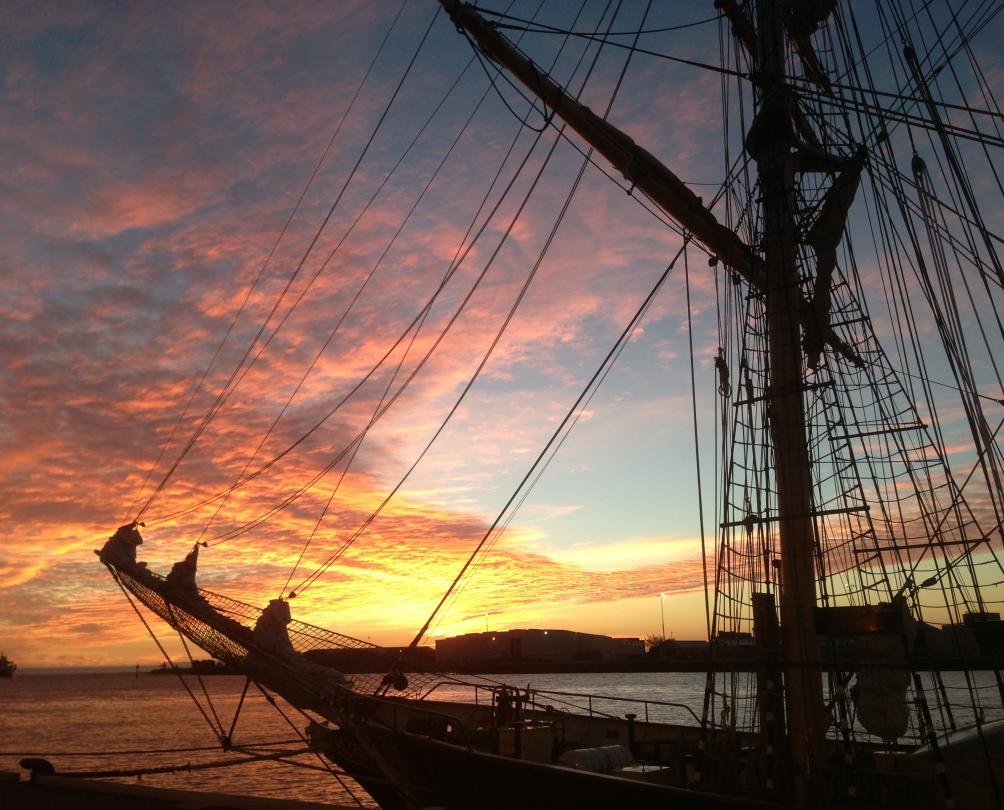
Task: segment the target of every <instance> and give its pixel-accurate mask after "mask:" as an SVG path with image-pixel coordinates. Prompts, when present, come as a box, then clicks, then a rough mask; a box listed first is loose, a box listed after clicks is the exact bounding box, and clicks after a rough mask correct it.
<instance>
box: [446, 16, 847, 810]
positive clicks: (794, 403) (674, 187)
mask: <svg viewBox="0 0 1004 810" xmlns="http://www.w3.org/2000/svg"><path fill="white" fill-rule="evenodd" d="M439 2H440V3H441V4H442V5H443V7H444V8H445V9H446V10H447V11H448V12H449V14H450V17H451V19H452V20H453V22H454V23H455V24H456V25H457V27H458V28H459V29H461V30H462V31H464V32H465V33H466V34H467V35H468V36H469V38H470V39H472V40H473V41H474V43H476V45H477V47H479V48H480V49H481V50H482V51H483V52H484V54H485V55H487V56H488V57H489V58H491V59H492V60H493V61H495V62H496V63H498V64H499V65H501V66H503V67H504V68H506V69H507V70H509V71H510V72H511V73H512V74H513V76H515V77H516V78H517V79H519V80H520V82H522V84H523V85H524V86H525V87H526V88H527V89H528V90H529V91H530V92H532V93H533V94H534V95H536V96H537V97H538V98H540V99H541V101H543V103H544V104H545V105H546V106H547V108H548V109H549V110H551V111H553V113H554V114H555V115H557V116H558V117H559V118H561V119H562V120H564V121H565V122H566V123H567V124H568V125H569V126H570V127H571V128H572V129H574V130H575V131H576V132H577V133H578V134H579V135H580V136H582V137H583V138H584V139H585V140H586V141H587V142H588V143H589V144H590V145H591V146H592V147H593V148H594V149H596V151H597V152H599V153H600V154H602V155H603V156H604V157H605V158H606V159H607V160H608V161H610V163H611V164H612V165H613V166H614V167H615V168H616V169H618V170H619V171H620V172H621V173H622V174H623V175H624V177H625V178H626V179H627V180H628V181H629V182H631V183H633V184H634V185H635V186H636V187H637V188H638V189H639V190H641V191H642V192H643V193H645V194H646V195H647V196H648V197H649V198H650V199H651V200H653V202H655V203H656V204H657V205H658V206H659V207H660V208H662V210H663V211H665V212H666V213H667V214H669V215H670V216H671V217H672V218H673V219H675V220H676V221H677V222H679V223H680V224H681V225H682V226H683V227H684V228H685V229H687V230H688V231H690V232H691V233H692V234H693V236H694V238H695V239H696V240H697V241H698V242H700V243H701V244H703V245H704V246H705V247H707V248H708V249H709V250H710V251H711V252H712V253H713V254H715V255H717V256H718V257H719V258H721V259H722V261H723V263H724V264H725V265H726V266H728V267H731V268H732V269H733V270H734V271H735V272H736V273H738V274H739V275H740V276H742V278H744V279H745V280H746V281H747V282H749V284H750V286H751V287H752V288H753V291H754V292H755V293H758V294H760V295H763V296H764V299H765V306H766V322H767V341H768V353H769V362H770V377H769V379H770V383H769V387H770V390H769V391H767V392H766V393H767V396H768V397H770V399H769V402H770V408H769V411H770V417H769V419H770V432H771V436H772V441H773V445H774V463H775V476H776V487H777V490H778V514H779V519H780V521H779V535H780V553H781V558H782V561H781V564H782V568H781V572H782V590H781V607H780V614H781V641H782V650H783V657H784V677H785V704H786V713H787V717H788V736H789V757H790V763H791V771H792V773H793V774H794V778H795V783H796V791H797V794H798V796H799V797H800V799H804V798H805V797H806V789H805V786H806V782H807V779H808V777H809V770H810V768H811V766H812V763H813V762H817V761H819V760H820V759H821V757H820V756H819V752H820V751H821V749H822V745H823V743H824V736H825V727H824V723H823V698H822V681H821V672H820V668H819V662H818V658H819V656H818V651H817V649H816V632H815V616H814V610H815V606H816V588H815V570H814V563H813V554H812V551H813V518H812V486H811V479H810V473H809V453H808V448H807V445H806V437H805V406H804V403H803V400H802V389H803V384H802V349H801V345H802V344H801V336H800V333H799V328H800V325H810V326H812V327H814V328H815V329H817V330H819V332H820V333H821V337H822V339H823V341H824V342H826V343H828V344H829V345H830V346H831V347H832V348H833V349H834V350H835V351H837V352H840V353H841V354H842V355H844V356H845V357H846V358H848V359H849V360H850V361H851V362H853V363H855V364H861V360H860V358H858V357H857V355H856V354H855V353H854V352H853V350H851V349H850V347H848V346H847V345H846V343H844V341H842V340H841V339H840V338H839V337H837V336H836V335H835V334H834V333H833V331H832V329H830V328H829V327H828V326H827V325H826V324H820V323H818V322H817V321H816V319H815V318H814V316H813V315H812V312H811V310H812V305H811V304H810V303H808V302H806V301H805V299H804V298H803V297H802V295H801V291H800V289H799V276H798V268H797V265H796V249H795V227H794V165H793V159H792V155H791V150H792V147H793V146H794V135H792V134H791V114H792V112H793V111H792V110H789V109H788V107H787V105H786V101H785V92H784V80H783V77H784V52H785V48H784V43H785V30H784V25H783V20H782V18H781V14H780V11H779V10H778V9H777V7H776V4H775V2H773V1H772V0H763V2H761V3H760V5H759V9H758V13H757V22H758V25H757V27H758V29H759V30H758V31H756V32H755V33H753V32H752V31H749V32H748V37H747V40H748V41H747V42H745V43H744V44H747V46H749V45H753V46H754V47H753V59H754V63H755V65H756V67H757V70H756V71H755V73H756V75H757V78H758V80H759V81H760V82H761V85H762V86H761V90H760V91H759V99H760V112H759V114H758V115H757V120H755V121H754V123H753V126H752V127H751V130H750V133H749V135H748V137H747V148H748V149H749V151H750V152H751V154H753V153H754V152H755V153H756V154H753V157H754V159H755V160H756V162H757V165H758V169H759V172H760V182H761V189H762V191H763V198H764V223H765V232H764V240H763V241H764V245H765V255H764V257H761V256H759V255H758V254H757V253H755V252H754V251H753V250H752V249H751V248H750V247H749V246H748V245H747V244H746V243H745V242H744V241H743V240H742V239H741V238H740V237H739V236H738V235H737V234H735V233H734V232H733V231H731V230H730V229H729V228H727V227H725V226H724V225H722V224H721V223H720V222H718V220H717V219H716V218H715V216H714V214H713V213H712V212H711V211H709V210H708V209H707V208H706V207H705V206H704V204H703V202H702V201H701V199H700V198H699V197H697V195H695V194H694V193H693V192H692V191H691V190H690V189H689V188H687V186H686V184H684V183H683V181H682V180H680V179H679V178H678V177H677V176H676V175H675V174H673V172H672V171H670V170H669V169H668V168H667V167H666V166H664V165H663V164H662V163H660V162H659V161H658V160H657V159H656V158H655V157H654V156H653V155H652V154H651V153H649V152H648V151H646V150H645V149H643V148H641V147H640V146H638V145H637V144H636V143H635V142H634V141H633V140H632V139H631V138H630V137H628V136H627V135H626V134H624V133H623V132H621V131H620V130H619V129H617V128H616V127H614V126H613V125H612V124H610V123H608V122H607V121H605V120H604V119H603V118H601V117H600V116H598V115H596V114H595V113H594V112H593V111H592V110H590V109H589V108H588V107H586V106H585V105H583V104H580V103H579V102H578V101H576V100H575V99H574V98H572V97H571V96H570V95H568V94H567V93H566V92H565V91H564V88H562V87H561V86H560V85H558V84H556V83H555V82H554V81H552V80H551V78H550V77H549V76H547V75H546V74H545V73H544V72H543V71H541V70H538V69H537V67H536V66H535V65H534V64H533V63H532V62H531V61H530V60H529V59H528V58H526V57H525V56H524V55H523V54H521V53H520V52H519V51H518V50H517V49H516V48H515V47H514V46H513V45H512V44H511V43H509V42H508V41H507V40H506V39H505V38H504V37H502V36H501V35H500V34H499V33H498V32H497V31H495V30H494V29H493V28H492V27H491V26H489V25H488V24H487V23H486V22H485V21H484V20H483V19H482V18H481V16H480V15H479V14H478V13H477V11H476V10H475V9H474V8H472V7H471V6H469V5H467V4H466V3H461V2H459V0H439ZM750 27H752V26H750ZM779 133H780V134H781V135H782V137H778V134H779ZM785 133H788V134H789V135H790V137H783V135H784V134H785ZM754 141H756V143H757V146H758V148H753V145H752V144H753V142H754Z"/></svg>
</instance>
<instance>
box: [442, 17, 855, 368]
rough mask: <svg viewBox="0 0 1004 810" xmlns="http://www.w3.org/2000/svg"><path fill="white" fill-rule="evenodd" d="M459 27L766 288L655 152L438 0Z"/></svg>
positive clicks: (802, 310)
mask: <svg viewBox="0 0 1004 810" xmlns="http://www.w3.org/2000/svg"><path fill="white" fill-rule="evenodd" d="M439 2H440V3H441V4H442V6H443V8H445V9H446V10H447V11H448V12H449V14H450V18H451V19H452V20H453V22H454V23H456V25H457V27H458V28H460V29H461V30H463V31H466V32H467V34H468V35H469V36H470V37H471V38H472V39H473V40H474V41H475V42H476V43H477V46H478V47H479V48H480V49H481V50H482V51H483V52H484V54H485V55H486V56H488V58H489V59H491V60H492V61H494V62H496V63H497V64H499V65H501V66H502V67H504V68H506V69H507V70H508V71H509V72H510V73H512V75H513V76H515V77H516V78H517V79H519V80H520V82H522V83H523V85H524V86H525V87H526V88H527V90H529V91H530V92H531V93H533V94H534V95H536V96H537V97H538V98H540V99H541V101H543V102H544V104H545V105H546V106H547V108H548V109H549V110H553V111H554V114H555V115H557V116H558V117H559V118H561V119H562V120H563V121H564V122H565V123H566V124H568V126H570V127H571V128H572V129H574V130H575V131H576V132H577V133H578V134H579V135H580V136H582V138H584V139H585V140H586V142H587V143H588V144H589V145H590V146H592V147H593V149H595V150H596V151H597V152H599V153H600V154H601V155H603V157H605V158H606V159H607V160H608V161H609V162H610V164H611V165H612V166H613V167H614V168H615V169H617V171H619V172H620V173H621V174H622V175H624V177H625V179H627V181H628V182H630V183H632V184H633V185H634V186H635V187H637V188H638V189H640V190H641V191H642V192H644V193H645V194H646V195H647V196H648V197H649V199H651V200H652V201H653V202H654V203H655V204H656V205H658V206H659V207H660V208H661V209H662V210H663V211H665V212H666V213H667V214H668V215H669V216H670V217H671V218H672V219H674V220H676V221H677V222H679V223H680V225H682V226H683V227H684V228H685V229H686V230H688V231H689V232H690V233H691V234H693V236H694V239H696V240H697V241H698V242H699V243H700V244H702V245H704V247H706V248H707V249H708V250H709V251H710V252H711V253H712V254H714V255H715V256H717V257H718V258H720V259H721V260H722V262H723V263H724V264H725V265H726V266H728V267H731V268H732V269H733V270H735V272H736V273H738V274H739V275H740V276H741V277H742V278H743V279H745V280H746V281H747V282H749V284H750V285H751V286H752V287H753V289H755V290H756V291H757V292H758V293H760V294H761V295H762V294H765V293H766V290H767V272H766V268H765V266H764V261H763V259H762V258H761V257H760V256H759V255H757V254H756V253H755V252H754V251H752V250H751V249H750V247H749V245H747V244H746V243H745V242H744V241H743V240H742V239H741V238H740V237H739V236H738V235H737V234H736V233H735V232H733V231H731V230H729V229H728V228H727V227H725V226H724V225H722V224H721V223H720V222H719V221H718V220H717V219H716V218H715V215H714V214H713V213H711V211H709V210H708V209H707V208H706V207H705V205H704V203H703V201H702V200H701V198H700V197H698V196H697V195H696V194H694V192H692V191H691V190H690V189H689V188H687V185H686V184H685V183H684V182H683V181H682V180H681V179H680V178H679V177H677V176H676V175H675V174H673V172H671V171H670V170H669V169H668V168H666V166H664V165H663V164H662V163H660V162H659V160H658V159H656V158H655V157H654V156H653V155H652V154H651V153H650V152H648V151H647V150H645V149H643V148H642V147H640V146H638V144H636V143H635V142H634V141H633V140H632V139H631V138H630V137H629V136H628V135H625V134H624V133H623V132H621V131H620V130H619V129H617V127H615V126H613V125H612V124H610V123H608V122H607V121H604V120H603V119H602V118H601V117H600V116H598V115H597V114H596V113H594V112H593V111H592V110H590V109H589V108H588V107H586V106H585V105H584V104H580V103H579V102H578V101H576V100H575V99H574V98H572V97H571V96H569V95H568V94H567V93H566V92H565V89H564V88H563V87H562V86H561V85H559V84H557V83H555V82H554V81H553V80H552V79H551V78H550V76H548V75H547V74H546V73H544V72H543V71H541V70H538V69H537V67H536V66H535V65H534V64H533V62H531V61H530V60H529V59H527V58H526V57H525V56H523V55H522V54H521V53H520V52H519V51H517V50H516V48H514V47H513V46H512V44H511V43H509V41H508V40H506V39H505V37H503V36H502V35H501V34H499V33H498V32H497V31H496V30H495V29H493V28H492V27H491V26H490V25H488V23H486V22H485V21H484V20H483V19H482V18H481V15H479V14H478V12H477V10H476V9H475V8H473V7H472V6H469V5H467V4H466V3H461V2H459V0H439ZM796 312H797V315H796V317H797V318H798V319H799V320H800V321H801V323H802V324H803V325H804V324H806V323H808V322H809V321H810V319H811V323H810V326H812V327H814V328H816V329H817V330H819V332H820V334H821V335H822V337H823V340H824V341H825V342H826V343H828V344H829V345H830V346H831V347H832V348H833V349H834V350H835V351H837V352H839V353H840V354H841V355H843V356H844V357H845V358H847V359H848V360H850V361H851V362H852V363H854V364H855V365H856V366H859V367H860V366H863V365H864V363H863V361H862V360H861V358H860V357H859V356H858V355H857V354H856V353H855V352H854V350H853V349H852V348H851V347H850V346H848V345H847V343H846V342H845V341H843V340H841V339H840V337H838V336H837V335H836V334H835V333H834V332H833V330H832V329H831V328H830V327H829V326H827V325H826V324H816V323H815V316H814V315H813V314H812V304H811V303H809V302H808V301H805V300H802V299H799V301H798V304H797V308H796Z"/></svg>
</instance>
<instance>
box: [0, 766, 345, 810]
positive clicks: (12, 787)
mask: <svg viewBox="0 0 1004 810" xmlns="http://www.w3.org/2000/svg"><path fill="white" fill-rule="evenodd" d="M0 807H2V808H3V809H4V810H147V808H149V810H199V809H200V808H205V810H209V808H212V810H349V806H348V805H345V804H320V803H318V802H298V801H291V800H289V799H264V798H260V797H257V796H238V795H234V794H230V793H208V792H201V791H195V790H169V789H166V788H154V787H147V786H145V785H133V784H122V783H119V782H102V781H98V780H93V779H77V778H75V777H72V776H60V775H59V774H50V775H45V776H43V775H38V774H36V775H35V776H33V777H32V778H31V779H21V775H20V774H19V773H17V772H12V771H0ZM356 810H358V808H356Z"/></svg>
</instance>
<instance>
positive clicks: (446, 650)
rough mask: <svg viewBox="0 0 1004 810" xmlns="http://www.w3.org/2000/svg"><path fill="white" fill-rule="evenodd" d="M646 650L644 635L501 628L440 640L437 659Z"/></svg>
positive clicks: (551, 659) (597, 655) (547, 659)
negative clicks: (619, 635) (604, 634)
mask: <svg viewBox="0 0 1004 810" xmlns="http://www.w3.org/2000/svg"><path fill="white" fill-rule="evenodd" d="M644 654H645V642H643V641H642V640H641V639H640V638H612V637H611V636H600V635H596V634H593V633H576V632H574V631H572V630H536V629H530V630H498V631H496V632H494V633H467V634H466V635H463V636H454V637H453V638H443V639H439V640H438V641H436V662H437V663H438V664H445V665H470V664H490V663H499V664H508V663H520V662H522V663H530V662H540V663H562V662H567V661H624V660H628V659H632V658H640V657H642V656H644Z"/></svg>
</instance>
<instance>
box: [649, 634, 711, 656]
mask: <svg viewBox="0 0 1004 810" xmlns="http://www.w3.org/2000/svg"><path fill="white" fill-rule="evenodd" d="M710 655H711V645H710V644H709V643H708V642H707V641H699V640H695V641H685V640H679V639H673V638H671V639H666V640H665V641H663V642H662V643H660V644H656V645H655V646H654V647H653V648H652V650H651V651H650V652H649V657H650V658H655V659H657V660H659V661H685V660H704V659H706V658H708V657H710Z"/></svg>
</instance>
